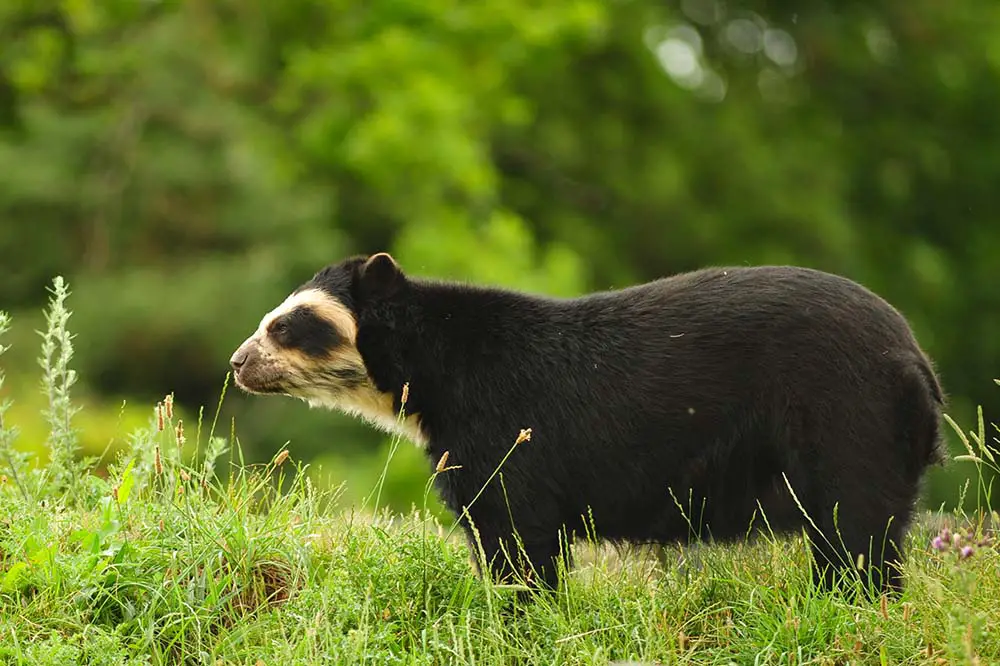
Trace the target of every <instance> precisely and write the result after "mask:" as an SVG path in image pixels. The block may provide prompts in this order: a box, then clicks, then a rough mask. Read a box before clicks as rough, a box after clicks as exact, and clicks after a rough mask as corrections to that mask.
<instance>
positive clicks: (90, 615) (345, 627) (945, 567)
mask: <svg viewBox="0 0 1000 666" xmlns="http://www.w3.org/2000/svg"><path fill="white" fill-rule="evenodd" d="M60 289H61V288H60V287H58V286H57V289H56V290H55V292H54V295H53V300H52V304H51V308H50V312H49V326H50V330H49V333H48V335H47V336H46V337H45V341H44V344H43V353H42V361H43V363H42V365H43V368H44V370H45V378H46V379H45V381H46V384H45V389H46V391H45V392H46V395H47V398H48V400H47V403H46V418H47V422H48V423H49V424H50V426H51V427H50V434H49V439H48V441H47V442H46V443H45V444H46V447H47V448H48V449H50V450H51V455H49V456H48V459H47V460H46V461H45V463H44V464H35V465H32V464H30V461H27V460H24V459H23V456H20V455H18V454H17V453H16V450H15V449H14V448H13V447H12V441H13V438H14V437H15V436H16V432H15V431H14V430H13V428H12V424H10V423H8V422H6V421H4V420H3V416H2V410H3V408H2V407H0V468H2V470H0V471H2V473H3V477H2V483H0V664H8V663H9V664H38V665H49V664H52V665H56V664H58V665H60V666H61V665H64V664H76V663H79V664H92V665H94V666H102V665H111V664H251V665H257V664H266V665H269V666H270V665H278V664H327V663H329V664H595V665H597V664H601V665H603V664H609V663H615V662H626V663H627V662H639V663H662V664H674V663H692V664H756V663H759V664H806V663H814V664H846V663H854V664H869V663H870V664H943V663H948V664H978V663H981V664H987V663H997V661H998V660H1000V637H998V634H997V631H998V619H1000V610H998V604H997V600H998V599H1000V575H998V574H1000V553H998V552H997V549H996V548H995V547H994V543H993V541H992V540H991V538H990V537H991V533H990V532H989V531H988V530H986V529H985V528H984V525H985V524H986V523H988V522H989V521H987V520H986V519H985V518H986V517H988V516H990V515H991V514H990V513H989V512H988V511H987V510H985V509H984V510H982V511H980V512H978V513H977V514H974V515H958V514H953V515H942V514H940V513H939V514H934V515H930V514H928V515H927V516H925V517H924V519H923V520H922V521H921V523H920V524H919V525H918V526H917V528H916V529H915V530H914V532H913V533H912V534H911V537H910V540H909V543H908V552H909V558H908V561H907V565H906V567H907V569H906V574H907V579H908V587H907V589H906V592H905V594H904V595H903V596H902V598H900V599H882V600H880V601H876V602H873V603H867V602H859V601H851V600H850V599H847V598H845V597H840V596H834V595H830V596H823V595H818V594H816V593H815V592H814V591H813V590H812V589H811V586H810V572H809V561H808V557H807V554H808V553H807V549H806V547H805V544H804V543H803V541H802V540H801V539H762V540H760V541H758V542H756V543H754V544H745V545H738V546H728V547H724V546H718V545H704V546H700V547H696V548H692V549H680V548H672V549H668V550H667V551H666V557H664V558H663V559H662V560H660V559H658V558H656V557H653V556H651V554H650V553H648V552H644V551H638V550H636V551H632V552H620V551H615V550H611V549H609V548H599V547H592V546H580V547H579V548H578V559H579V564H578V567H577V569H576V570H575V571H574V572H573V573H572V574H571V575H570V576H569V580H568V585H567V587H566V589H565V590H563V591H562V592H561V594H559V595H558V596H551V597H548V596H543V597H540V598H538V599H537V600H536V601H535V602H534V603H526V604H522V603H519V602H518V601H517V598H516V590H514V589H511V588H509V587H506V588H505V587H498V586H493V585H490V584H488V583H486V582H484V581H480V580H479V579H478V578H477V577H475V576H474V575H473V573H472V568H471V566H470V561H469V558H468V554H467V551H466V548H465V545H464V543H463V542H462V540H461V539H460V538H458V535H457V534H453V533H451V527H450V526H448V525H444V524H442V523H441V522H439V521H438V520H437V519H435V518H434V517H433V516H429V515H428V513H427V512H426V511H425V510H424V509H425V507H415V508H414V510H413V511H412V512H411V513H410V514H409V515H404V516H400V515H398V514H397V515H390V514H389V513H388V512H385V511H383V510H381V509H380V504H379V502H380V495H379V489H380V487H379V478H377V477H376V478H372V479H371V485H372V492H371V493H370V494H369V495H368V502H367V503H365V504H363V505H361V506H358V507H348V506H343V505H341V503H340V502H339V501H338V500H339V495H338V492H337V489H332V490H325V489H320V488H318V487H316V486H315V485H314V483H313V482H312V480H311V478H310V475H309V470H307V469H304V468H303V467H302V466H300V465H299V464H298V463H297V461H296V459H295V457H294V455H290V454H289V452H288V451H286V450H283V451H281V452H279V453H278V454H277V455H276V456H275V458H274V459H273V460H272V461H270V462H269V463H268V464H266V465H260V466H250V465H244V464H243V463H242V462H241V460H240V456H239V447H238V439H235V438H234V436H233V430H232V429H231V428H229V429H228V432H225V433H221V432H220V431H222V430H227V429H226V428H224V427H222V426H221V424H219V423H217V422H215V419H214V415H213V414H202V415H200V417H199V418H198V420H197V422H194V423H185V422H182V421H181V420H180V419H179V418H178V415H177V414H175V413H174V412H173V408H172V403H171V400H170V398H169V396H168V397H167V398H166V399H165V400H164V401H163V402H161V403H159V404H157V405H156V406H155V409H153V410H152V411H151V414H150V418H149V422H148V424H147V425H146V426H144V427H141V428H137V429H135V430H134V431H133V432H132V433H131V434H130V436H129V438H128V442H129V444H128V446H127V447H126V448H125V449H124V450H123V451H122V452H121V454H120V455H119V456H118V457H117V458H116V459H114V460H113V461H110V463H109V464H108V465H107V467H106V469H107V470H108V472H107V473H106V474H97V473H94V471H93V470H94V469H97V467H95V465H96V462H97V461H94V460H83V461H78V460H77V457H76V456H75V450H74V441H75V440H74V434H73V419H74V418H75V417H76V415H77V414H76V413H75V411H74V409H75V408H74V407H73V406H72V405H73V403H72V400H71V395H70V393H71V388H72V385H73V377H72V374H71V372H70V370H69V367H68V366H69V363H70V361H71V360H72V354H71V351H72V344H71V343H72V340H71V339H70V338H69V336H68V334H67V333H66V330H65V325H66V313H65V311H64V309H63V304H62V301H61V298H62V297H61V296H60V294H61V293H64V292H62V291H60ZM5 326H6V321H5V320H4V319H2V318H0V334H2V331H3V329H4V328H5ZM0 360H2V359H0ZM979 433H983V434H982V435H980V434H979ZM980 437H982V438H983V439H984V440H985V439H989V435H988V433H986V432H985V428H983V427H982V426H981V427H980V429H979V430H978V431H977V433H976V435H975V437H973V439H971V440H970V441H969V447H970V456H971V457H972V458H973V459H972V460H971V462H970V461H969V460H966V461H965V462H960V463H957V464H962V465H969V467H970V469H972V470H973V471H975V469H976V467H975V465H983V466H989V465H991V464H992V456H993V454H994V453H995V452H996V450H995V449H993V450H991V449H990V448H988V447H986V446H981V445H979V444H978V442H977V441H976V440H977V439H978V438H980ZM524 445H527V446H530V442H526V443H525V444H524ZM979 456H983V459H980V457H979ZM105 462H107V461H105ZM102 469H103V467H102ZM441 473H448V472H447V471H444V472H441ZM975 484H976V479H975V478H974V479H973V480H972V482H971V483H970V488H969V492H970V494H972V495H978V496H980V499H981V500H982V501H981V502H979V503H980V504H981V505H983V506H985V500H986V499H988V498H986V497H985V496H984V494H983V493H982V492H981V491H983V490H984V489H983V488H979V487H977V486H976V485H975ZM428 502H430V496H429V495H428ZM994 517H995V516H994Z"/></svg>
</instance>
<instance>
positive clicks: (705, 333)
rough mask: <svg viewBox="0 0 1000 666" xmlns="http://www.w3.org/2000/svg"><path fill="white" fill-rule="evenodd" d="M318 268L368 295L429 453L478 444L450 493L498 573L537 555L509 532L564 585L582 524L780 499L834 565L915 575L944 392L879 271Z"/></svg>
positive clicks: (615, 534)
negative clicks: (628, 274)
mask: <svg viewBox="0 0 1000 666" xmlns="http://www.w3.org/2000/svg"><path fill="white" fill-rule="evenodd" d="M307 286H312V287H319V288H321V289H323V290H325V291H326V292H327V293H329V294H330V295H331V296H333V297H335V298H336V299H338V300H340V301H341V302H343V303H344V304H345V305H346V306H347V308H348V309H349V310H350V311H351V312H352V313H353V315H354V316H355V317H356V320H357V325H358V329H357V348H358V350H359V351H360V354H361V356H362V358H363V359H364V363H365V366H366V367H367V369H368V372H369V374H370V376H371V378H372V379H373V381H374V383H375V385H376V386H377V387H378V389H379V390H381V391H385V392H391V393H392V394H393V395H394V396H395V406H396V408H399V406H400V401H401V399H402V397H403V387H404V384H407V385H408V399H407V402H406V405H405V411H406V413H408V414H418V415H419V418H420V424H421V428H422V430H423V432H424V433H425V434H426V436H427V439H428V444H427V448H428V454H429V457H430V459H431V463H432V464H434V463H436V462H437V461H438V460H439V459H440V458H441V456H442V455H443V454H444V453H445V452H447V453H448V454H449V457H448V461H447V464H448V466H460V468H459V469H453V470H449V471H447V472H444V473H442V474H439V475H438V476H437V479H436V483H437V487H438V489H439V491H440V493H441V496H442V497H443V500H444V502H445V503H446V504H447V506H448V507H450V508H451V510H452V511H454V512H455V513H456V514H457V515H458V516H460V518H461V521H462V524H463V526H464V527H465V528H466V530H467V532H466V533H467V535H471V532H469V531H468V528H469V522H468V519H471V521H472V523H473V524H474V527H475V530H476V532H478V539H479V541H480V542H481V544H482V547H483V549H484V552H485V555H486V557H487V558H488V560H489V561H490V568H491V570H492V572H493V574H495V575H496V576H498V577H506V576H507V574H509V573H511V572H512V571H514V570H518V571H520V572H524V569H523V566H524V564H525V563H524V562H521V563H518V562H519V561H518V560H517V559H515V560H514V563H513V564H512V563H511V562H510V561H508V559H507V558H506V557H504V556H503V555H502V551H504V550H505V549H506V551H505V552H507V553H508V554H509V555H511V556H513V557H514V558H517V557H518V556H519V554H522V553H523V554H525V555H526V556H527V564H530V565H531V567H532V568H533V569H534V571H535V574H536V575H535V580H536V582H541V583H544V584H546V585H548V586H553V585H555V584H556V583H557V582H558V578H557V573H556V571H555V563H556V562H557V561H558V559H559V557H560V553H561V552H562V556H563V557H565V552H564V549H563V548H561V547H560V546H561V537H560V530H561V529H562V528H566V529H567V530H568V531H569V532H570V533H577V534H583V533H587V534H592V535H594V536H597V537H599V538H603V539H606V540H611V541H615V542H632V543H635V542H669V541H675V540H682V541H683V540H685V539H687V538H689V537H690V536H691V532H692V525H691V524H689V523H688V520H690V521H692V522H693V529H694V530H695V531H699V530H700V531H701V532H702V533H703V535H708V536H710V537H711V538H714V539H718V540H730V539H736V538H739V537H742V536H743V535H744V534H745V533H746V532H747V530H748V528H749V527H750V525H751V523H752V522H754V521H755V522H756V524H757V525H761V524H762V522H763V521H762V516H761V511H760V510H761V509H762V510H763V514H764V516H763V517H766V520H767V524H768V527H769V529H772V530H774V531H775V532H778V533H787V532H790V531H795V530H798V529H800V528H805V529H806V531H807V533H808V534H809V536H810V537H811V541H812V544H813V545H812V550H813V555H814V563H815V565H816V566H815V577H816V578H817V580H818V582H819V583H821V584H824V585H826V586H829V585H830V584H831V583H833V582H834V579H835V577H834V574H835V572H836V571H837V570H840V571H843V570H844V569H845V568H851V567H855V566H856V564H857V558H858V556H859V555H861V554H863V556H864V558H865V559H864V564H865V566H866V570H867V571H868V572H869V574H874V576H873V577H872V580H871V582H873V583H874V585H875V589H876V590H886V589H890V590H899V589H900V588H901V584H902V581H901V575H900V573H899V572H898V571H896V570H894V568H893V567H891V566H889V560H892V559H897V560H901V555H899V554H896V553H895V551H894V546H899V547H900V548H901V547H902V545H903V537H904V535H905V533H906V531H907V529H908V526H909V525H910V522H911V515H912V512H913V510H914V505H915V502H916V500H917V498H918V493H919V488H920V481H921V477H922V474H923V473H924V471H925V469H926V468H927V467H928V466H929V465H932V464H935V463H939V462H942V461H943V451H942V448H941V444H940V436H939V413H940V409H941V405H942V401H943V398H942V391H941V388H940V386H939V384H938V380H937V378H936V376H935V373H934V371H933V369H932V366H931V363H930V362H929V360H928V358H927V357H926V355H925V354H924V352H923V351H922V350H921V348H920V346H919V345H918V343H917V342H916V341H915V339H914V336H913V334H912V332H911V329H910V327H909V326H908V324H907V322H906V321H905V320H904V318H903V317H902V316H901V315H900V313H899V312H897V310H895V309H894V308H893V307H891V306H890V305H889V304H888V303H886V302H885V301H884V300H883V299H881V298H880V297H878V296H876V295H875V294H873V293H872V292H871V291H869V290H867V289H866V288H864V287H862V286H860V285H858V284H856V283H854V282H852V281H849V280H847V279H845V278H842V277H837V276H834V275H830V274H827V273H823V272H820V271H817V270H811V269H806V268H797V267H753V268H747V267H742V268H711V269H705V270H699V271H695V272H690V273H686V274H681V275H676V276H674V277H669V278H664V279H660V280H657V281H654V282H650V283H648V284H643V285H639V286H633V287H630V288H625V289H621V290H618V291H608V292H603V293H594V294H591V295H587V296H583V297H580V298H571V299H557V298H548V297H543V296H537V295H527V294H523V293H516V292H513V291H509V290H504V289H498V288H486V287H476V286H469V285H463V284H455V283H446V282H438V281H431V280H426V279H414V278H411V277H408V276H405V275H404V274H403V272H402V270H401V269H400V267H399V266H398V265H397V264H396V262H395V261H394V260H393V259H392V258H391V257H389V256H388V255H386V254H378V255H374V256H373V257H372V258H370V259H369V260H366V259H365V258H360V257H358V258H352V259H349V260H346V261H344V262H341V263H339V264H336V265H333V266H331V267H328V268H327V269H325V270H323V271H321V272H320V273H318V274H317V275H316V276H315V277H314V278H313V280H312V281H311V282H310V283H308V285H307ZM527 428H530V430H531V436H530V440H528V441H525V442H522V443H520V444H518V445H517V446H516V447H514V450H513V452H512V453H511V454H510V456H509V458H508V460H507V461H506V463H505V464H504V465H503V467H502V468H501V470H500V474H498V475H497V477H496V478H494V479H493V481H492V482H490V483H489V484H486V482H487V479H488V478H489V477H490V476H491V474H493V473H494V470H495V469H496V468H497V466H498V465H499V464H500V462H501V459H502V458H503V457H504V456H505V455H506V454H507V453H508V451H509V450H510V449H511V446H512V444H513V443H514V441H515V439H516V438H517V437H518V434H519V433H520V432H521V430H522V429H527ZM501 476H502V479H501ZM786 478H787V484H786ZM484 484H486V487H485V489H484V490H483V491H482V494H481V495H480V496H479V497H478V499H476V501H475V503H474V504H472V506H471V507H469V504H470V502H471V501H472V500H473V497H474V496H476V494H477V493H479V492H480V490H481V488H483V486H484ZM788 485H790V486H791V488H792V490H793V491H794V493H795V496H796V497H797V500H798V502H800V503H801V507H802V508H803V509H805V511H806V513H807V514H808V517H809V519H808V520H807V519H806V517H805V516H803V514H802V512H801V510H800V509H799V508H798V507H797V506H796V503H795V501H793V498H792V497H791V495H790V494H789V491H788ZM675 500H676V501H679V502H680V503H681V505H682V506H683V507H684V508H685V509H686V510H688V511H687V514H688V515H687V516H686V517H685V516H684V515H682V513H681V511H680V510H679V509H678V507H677V504H676V503H675ZM758 502H759V505H760V506H759V507H758ZM835 506H836V507H837V508H836V515H837V526H836V530H835V529H834V513H835ZM465 507H469V508H468V515H467V516H466V515H465V514H464V513H463V512H464V511H465ZM755 513H756V518H755ZM810 521H811V522H810ZM812 523H815V526H816V527H817V528H818V529H819V530H820V532H821V533H817V532H816V531H815V530H814V529H813V527H812ZM515 530H516V533H517V537H518V539H519V544H518V543H515V541H514V540H513V538H512V536H513V534H514V532H515ZM841 539H842V543H843V546H844V547H846V549H847V556H846V557H845V554H844V551H843V550H835V549H834V546H836V547H837V548H840V547H841V546H840V544H841ZM519 548H523V551H519ZM564 562H566V563H567V564H569V561H568V559H567V560H564ZM826 565H832V566H826ZM869 566H871V568H870V569H869V568H867V567H869ZM529 575H530V574H529ZM865 582H869V581H865Z"/></svg>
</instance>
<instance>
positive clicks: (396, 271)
mask: <svg viewBox="0 0 1000 666" xmlns="http://www.w3.org/2000/svg"><path fill="white" fill-rule="evenodd" d="M404 279H405V278H404V277H403V270H402V269H401V268H400V267H399V264H398V263H396V260H395V259H393V258H392V255H390V254H389V253H387V252H379V253H378V254H373V255H372V256H370V257H369V258H368V260H367V261H366V262H365V263H364V264H362V265H361V268H360V269H359V270H358V284H359V286H360V287H361V293H362V294H364V295H365V296H367V297H369V298H387V297H389V296H392V295H393V294H395V293H396V292H397V291H399V288H400V287H401V286H402V285H403V282H404Z"/></svg>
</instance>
